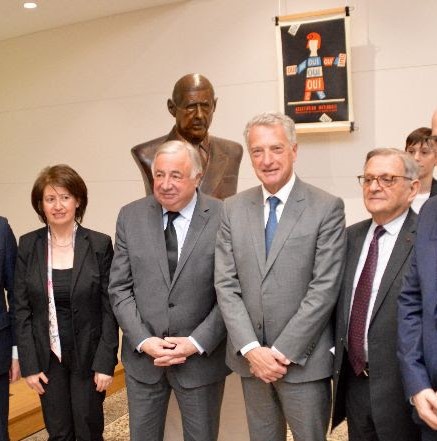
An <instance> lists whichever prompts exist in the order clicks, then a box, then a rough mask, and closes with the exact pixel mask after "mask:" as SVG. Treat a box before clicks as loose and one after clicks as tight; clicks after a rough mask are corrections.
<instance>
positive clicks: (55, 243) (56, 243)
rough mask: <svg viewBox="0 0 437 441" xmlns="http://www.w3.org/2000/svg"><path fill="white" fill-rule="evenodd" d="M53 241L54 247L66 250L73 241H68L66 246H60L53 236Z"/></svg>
mask: <svg viewBox="0 0 437 441" xmlns="http://www.w3.org/2000/svg"><path fill="white" fill-rule="evenodd" d="M53 239H55V240H54V245H55V246H57V247H59V248H67V247H69V246H71V245H72V244H73V240H70V242H68V243H66V244H60V243H58V242H57V240H56V237H55V236H53Z"/></svg>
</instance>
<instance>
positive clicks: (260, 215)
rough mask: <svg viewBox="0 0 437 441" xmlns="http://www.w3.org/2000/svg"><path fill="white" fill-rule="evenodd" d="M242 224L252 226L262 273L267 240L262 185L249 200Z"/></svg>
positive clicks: (264, 264) (262, 272)
mask: <svg viewBox="0 0 437 441" xmlns="http://www.w3.org/2000/svg"><path fill="white" fill-rule="evenodd" d="M242 225H243V228H247V227H248V228H250V232H251V236H252V242H253V247H254V249H255V254H256V258H257V260H258V265H259V270H260V273H261V274H264V271H265V266H266V241H265V226H264V201H263V193H262V190H261V186H259V187H257V188H256V189H255V191H254V193H253V194H252V196H251V198H250V200H249V203H248V206H247V210H246V219H244V221H243V222H242Z"/></svg>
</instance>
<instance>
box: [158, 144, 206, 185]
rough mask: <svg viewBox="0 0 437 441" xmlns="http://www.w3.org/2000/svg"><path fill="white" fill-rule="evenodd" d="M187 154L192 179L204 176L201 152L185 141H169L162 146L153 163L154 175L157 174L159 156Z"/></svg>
mask: <svg viewBox="0 0 437 441" xmlns="http://www.w3.org/2000/svg"><path fill="white" fill-rule="evenodd" d="M183 151H185V152H187V153H188V157H189V158H190V163H191V175H190V178H191V179H193V178H195V177H196V176H197V175H199V174H202V172H203V168H202V162H201V160H200V155H199V152H198V151H197V150H196V149H195V148H194V147H193V146H192V145H191V144H190V143H189V142H185V141H177V140H174V141H167V142H164V144H161V145H160V146H159V147H158V149H157V150H156V153H155V156H154V158H153V162H152V173H153V174H155V161H156V158H157V157H158V156H159V155H162V154H175V153H179V152H183Z"/></svg>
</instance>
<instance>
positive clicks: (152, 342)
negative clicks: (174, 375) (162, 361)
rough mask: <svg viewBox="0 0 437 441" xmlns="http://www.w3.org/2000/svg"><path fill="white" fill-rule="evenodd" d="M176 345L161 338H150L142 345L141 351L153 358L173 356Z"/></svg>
mask: <svg viewBox="0 0 437 441" xmlns="http://www.w3.org/2000/svg"><path fill="white" fill-rule="evenodd" d="M174 348H175V345H174V344H172V343H168V342H166V341H165V340H163V339H162V338H159V337H150V338H148V339H147V340H146V341H145V342H144V343H143V344H142V345H141V350H142V351H143V352H144V353H146V354H148V355H150V356H151V357H153V358H159V357H163V356H164V355H170V354H172V351H173V349H174Z"/></svg>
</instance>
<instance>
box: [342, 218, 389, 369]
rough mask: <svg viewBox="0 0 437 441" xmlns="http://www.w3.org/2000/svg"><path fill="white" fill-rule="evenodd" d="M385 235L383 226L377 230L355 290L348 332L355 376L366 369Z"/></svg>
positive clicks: (350, 358)
mask: <svg viewBox="0 0 437 441" xmlns="http://www.w3.org/2000/svg"><path fill="white" fill-rule="evenodd" d="M384 233H385V229H384V227H382V226H381V225H378V226H377V227H376V228H375V232H374V233H373V238H372V241H371V242H370V246H369V251H368V253H367V257H366V262H365V263H364V267H363V270H362V272H361V275H360V278H359V280H358V284H357V287H356V289H355V295H354V303H353V305H352V310H351V315H350V320H349V332H348V357H349V362H350V364H351V366H352V368H353V370H354V372H355V375H360V374H361V373H362V372H363V370H364V368H365V367H366V358H365V354H364V333H365V328H366V320H367V311H368V309H369V301H370V296H371V293H372V285H373V279H374V278H375V272H376V265H377V263H378V240H379V238H380V237H381V236H382V235H383V234H384Z"/></svg>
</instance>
